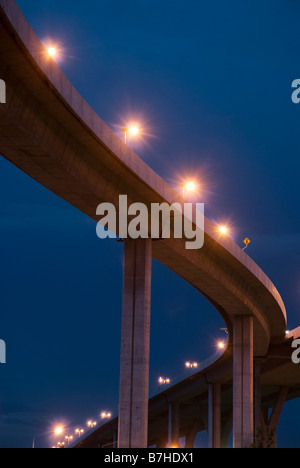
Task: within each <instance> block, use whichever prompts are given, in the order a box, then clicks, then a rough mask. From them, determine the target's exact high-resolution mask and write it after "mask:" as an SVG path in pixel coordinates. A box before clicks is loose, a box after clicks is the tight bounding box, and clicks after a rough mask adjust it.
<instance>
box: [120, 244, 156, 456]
mask: <svg viewBox="0 0 300 468" xmlns="http://www.w3.org/2000/svg"><path fill="white" fill-rule="evenodd" d="M151 263H152V241H151V239H137V240H132V239H127V240H126V241H125V246H124V279H123V317H122V341H121V372H120V400H119V401H120V405H119V432H118V447H119V448H147V446H148V397H149V351H150V303H151Z"/></svg>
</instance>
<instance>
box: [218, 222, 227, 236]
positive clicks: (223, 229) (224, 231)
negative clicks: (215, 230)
mask: <svg viewBox="0 0 300 468" xmlns="http://www.w3.org/2000/svg"><path fill="white" fill-rule="evenodd" d="M219 233H220V234H222V235H223V236H225V235H227V234H228V233H229V229H228V226H225V224H223V225H222V226H219Z"/></svg>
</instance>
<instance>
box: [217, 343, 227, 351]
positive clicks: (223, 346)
mask: <svg viewBox="0 0 300 468" xmlns="http://www.w3.org/2000/svg"><path fill="white" fill-rule="evenodd" d="M217 347H218V349H220V350H223V349H225V347H226V345H225V342H224V341H219V342H218V343H217Z"/></svg>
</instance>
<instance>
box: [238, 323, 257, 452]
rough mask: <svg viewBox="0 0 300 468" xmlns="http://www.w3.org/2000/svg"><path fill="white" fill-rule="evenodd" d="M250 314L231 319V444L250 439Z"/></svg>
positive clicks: (247, 442) (242, 445)
mask: <svg viewBox="0 0 300 468" xmlns="http://www.w3.org/2000/svg"><path fill="white" fill-rule="evenodd" d="M253 400H254V397H253V318H252V317H250V316H245V315H240V316H235V317H234V320H233V447H234V448H247V447H250V445H251V444H252V443H253V432H254V417H253V404H254V401H253Z"/></svg>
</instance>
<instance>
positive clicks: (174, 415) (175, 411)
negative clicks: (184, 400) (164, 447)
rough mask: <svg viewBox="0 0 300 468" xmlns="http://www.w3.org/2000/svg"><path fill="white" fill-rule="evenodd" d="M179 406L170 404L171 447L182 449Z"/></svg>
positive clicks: (169, 444)
mask: <svg viewBox="0 0 300 468" xmlns="http://www.w3.org/2000/svg"><path fill="white" fill-rule="evenodd" d="M179 410H180V407H179V404H178V403H170V404H169V442H168V446H169V447H174V448H177V447H180V444H179V422H180V421H179Z"/></svg>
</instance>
